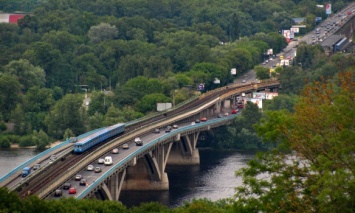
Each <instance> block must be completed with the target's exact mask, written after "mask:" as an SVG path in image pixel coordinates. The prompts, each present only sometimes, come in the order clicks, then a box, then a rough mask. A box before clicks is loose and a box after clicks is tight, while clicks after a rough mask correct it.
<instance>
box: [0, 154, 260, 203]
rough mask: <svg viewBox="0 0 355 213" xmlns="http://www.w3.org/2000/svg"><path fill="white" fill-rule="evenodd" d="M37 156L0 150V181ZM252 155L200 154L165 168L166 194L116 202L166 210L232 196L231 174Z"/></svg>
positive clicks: (235, 182)
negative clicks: (148, 204) (192, 161)
mask: <svg viewBox="0 0 355 213" xmlns="http://www.w3.org/2000/svg"><path fill="white" fill-rule="evenodd" d="M35 155H37V153H36V152H35V151H33V150H32V149H7V150H0V177H2V176H4V175H6V174H7V173H8V172H10V171H11V170H12V169H14V168H15V167H17V166H19V165H20V164H22V163H23V162H25V161H26V160H28V159H30V158H31V157H33V156H35ZM253 156H254V155H253V154H248V153H240V152H226V151H214V150H209V149H203V150H200V165H197V166H168V167H167V168H166V172H167V173H168V177H169V187H170V190H169V191H158V192H151V191H149V192H141V191H140V192H134V191H129V192H125V191H123V192H122V193H121V195H120V200H121V201H122V203H123V204H125V205H126V206H128V207H131V206H135V205H139V204H140V203H142V202H149V201H155V202H159V203H161V204H164V205H166V206H169V207H176V206H179V205H182V204H183V203H184V202H187V201H191V200H192V199H198V198H208V199H210V200H213V201H216V200H218V199H222V198H228V197H231V196H233V195H234V193H235V191H234V189H235V187H237V186H240V185H241V184H242V181H241V179H240V178H237V177H235V175H234V172H235V171H236V170H238V169H240V168H242V167H244V166H245V165H246V163H247V161H248V160H250V159H251V158H252V157H253Z"/></svg>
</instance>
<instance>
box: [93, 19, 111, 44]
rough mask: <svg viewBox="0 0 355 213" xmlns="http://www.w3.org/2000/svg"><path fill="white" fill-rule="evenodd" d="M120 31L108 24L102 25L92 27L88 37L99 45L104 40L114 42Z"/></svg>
mask: <svg viewBox="0 0 355 213" xmlns="http://www.w3.org/2000/svg"><path fill="white" fill-rule="evenodd" d="M117 36H118V29H117V28H116V26H111V25H110V24H107V23H100V24H99V25H97V26H92V27H91V28H90V30H89V32H88V37H89V39H90V41H91V42H93V43H99V42H102V41H104V40H112V39H114V38H117Z"/></svg>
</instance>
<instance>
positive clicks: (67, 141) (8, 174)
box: [0, 128, 103, 183]
mask: <svg viewBox="0 0 355 213" xmlns="http://www.w3.org/2000/svg"><path fill="white" fill-rule="evenodd" d="M101 129H103V128H99V129H95V130H92V131H90V132H87V133H85V134H82V135H79V136H78V138H84V137H87V136H88V135H91V134H93V133H95V132H97V131H100V130H101ZM69 143H70V141H69V140H66V141H63V142H62V143H60V144H58V145H56V146H54V147H52V148H50V149H47V150H45V151H43V152H41V153H39V154H38V155H36V156H34V157H33V158H31V159H29V160H27V161H26V162H24V163H22V164H21V165H19V166H17V167H16V168H15V169H13V170H12V171H10V172H9V173H7V174H6V175H4V176H3V177H1V178H0V183H2V182H5V180H6V179H7V178H9V177H11V176H12V175H14V174H15V173H17V172H20V171H21V170H22V169H23V168H25V167H26V166H28V165H30V164H32V163H34V162H35V161H37V160H38V159H40V158H42V157H43V156H45V155H47V154H49V153H51V152H53V151H55V150H57V149H60V148H62V147H64V146H65V145H67V144H69ZM31 174H32V173H31ZM31 174H30V175H29V176H28V177H26V178H25V179H29V178H30V177H31V176H32V175H33V174H32V175H31Z"/></svg>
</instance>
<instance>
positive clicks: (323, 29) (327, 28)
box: [247, 3, 355, 75]
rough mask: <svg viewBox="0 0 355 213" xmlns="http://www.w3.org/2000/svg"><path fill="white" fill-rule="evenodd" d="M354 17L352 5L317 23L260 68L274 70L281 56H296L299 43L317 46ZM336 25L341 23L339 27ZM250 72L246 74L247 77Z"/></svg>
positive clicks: (354, 7)
mask: <svg viewBox="0 0 355 213" xmlns="http://www.w3.org/2000/svg"><path fill="white" fill-rule="evenodd" d="M348 11H351V14H350V15H348ZM354 15H355V3H352V4H351V5H349V6H348V7H346V8H344V9H343V10H341V11H340V12H338V13H336V14H333V15H331V16H330V17H328V18H327V19H325V20H324V21H323V22H321V23H319V24H318V25H316V26H315V29H314V30H312V31H311V32H309V33H307V34H306V35H304V36H303V37H301V38H297V40H293V41H291V42H290V43H289V44H288V45H287V47H286V48H284V49H283V51H282V52H280V53H278V54H277V55H276V58H273V59H272V60H271V61H270V60H269V61H268V63H265V64H262V66H264V67H267V68H275V67H276V64H277V63H280V56H281V55H283V56H284V59H287V58H288V57H290V58H293V57H295V56H296V50H297V48H296V47H297V46H298V45H299V44H300V43H301V42H305V43H307V44H319V43H321V42H322V41H324V40H325V39H326V38H328V37H329V36H330V35H332V34H334V33H335V32H336V31H337V30H338V29H339V28H340V27H341V26H342V24H344V23H345V22H347V21H348V20H349V19H350V18H351V17H352V16H354ZM337 23H342V24H341V25H340V26H338V25H337ZM316 29H319V34H318V33H316ZM249 73H250V72H248V74H247V75H250V74H249Z"/></svg>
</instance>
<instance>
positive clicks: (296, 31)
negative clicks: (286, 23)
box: [290, 27, 300, 33]
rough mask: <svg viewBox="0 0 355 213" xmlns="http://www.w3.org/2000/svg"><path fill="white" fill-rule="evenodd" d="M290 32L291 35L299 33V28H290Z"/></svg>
mask: <svg viewBox="0 0 355 213" xmlns="http://www.w3.org/2000/svg"><path fill="white" fill-rule="evenodd" d="M290 30H291V32H293V33H299V32H300V28H298V27H291V28H290Z"/></svg>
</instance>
